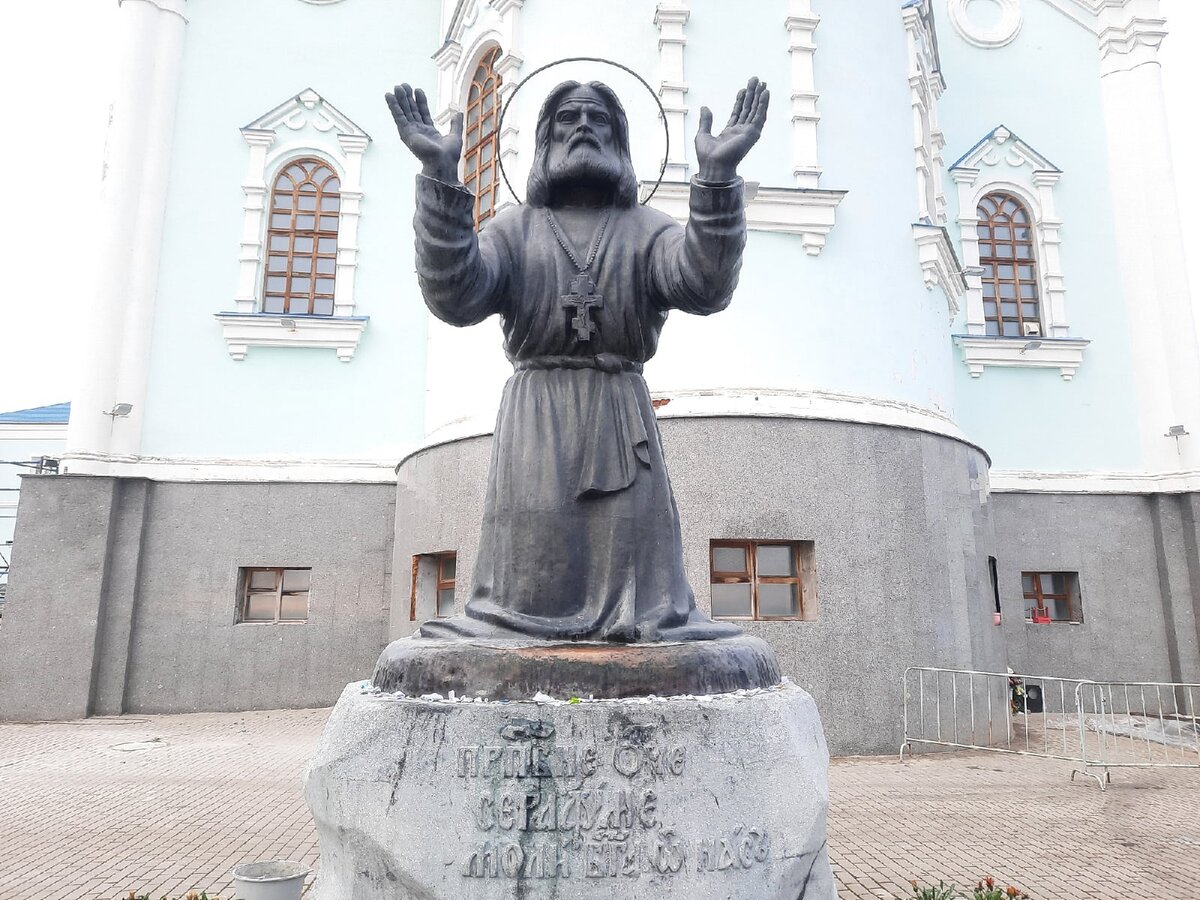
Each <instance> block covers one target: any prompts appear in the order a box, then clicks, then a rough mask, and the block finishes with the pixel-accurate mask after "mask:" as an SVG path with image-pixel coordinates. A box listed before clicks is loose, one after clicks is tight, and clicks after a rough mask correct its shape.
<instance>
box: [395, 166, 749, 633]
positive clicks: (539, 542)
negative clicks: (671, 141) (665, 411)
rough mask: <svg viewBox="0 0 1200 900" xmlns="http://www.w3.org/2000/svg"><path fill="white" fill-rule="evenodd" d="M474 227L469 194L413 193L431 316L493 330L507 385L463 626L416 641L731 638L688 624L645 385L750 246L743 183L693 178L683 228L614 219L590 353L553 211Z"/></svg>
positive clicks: (706, 624) (444, 187)
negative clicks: (646, 369)
mask: <svg viewBox="0 0 1200 900" xmlns="http://www.w3.org/2000/svg"><path fill="white" fill-rule="evenodd" d="M473 211H474V197H473V196H472V195H471V194H470V193H468V192H467V191H466V190H465V189H464V188H462V187H460V186H458V187H456V186H453V185H448V184H444V183H442V182H440V181H436V180H434V179H431V178H427V177H424V176H418V177H417V212H416V220H415V227H416V239H417V272H418V275H419V277H420V284H421V290H422V292H423V294H424V296H425V302H426V304H427V305H428V306H429V309H430V310H431V311H432V312H433V314H434V315H436V316H437V317H438V318H439V319H441V320H442V321H444V322H448V323H450V324H451V325H459V326H462V325H474V324H476V323H478V322H481V321H483V320H484V319H486V318H487V317H489V316H491V315H493V314H499V316H500V320H501V324H502V327H503V331H504V346H505V349H506V352H507V354H508V357H509V359H510V360H511V361H512V363H513V367H514V369H515V371H514V374H513V376H512V377H511V378H510V379H509V381H508V383H507V385H506V386H505V389H504V394H503V399H502V400H501V402H500V412H499V415H498V416H497V419H496V430H495V435H494V438H493V443H492V460H491V469H490V472H489V474H488V484H487V499H486V506H485V509H484V518H483V531H482V534H481V536H480V546H479V555H478V557H477V560H476V566H475V575H474V584H473V586H472V589H471V596H470V599H469V600H468V602H467V607H466V614H467V615H466V619H463V618H455V619H449V620H442V621H439V622H435V623H430V624H428V625H426V626H425V627H424V628H423V629H422V634H424V635H426V636H429V637H439V636H451V635H454V636H464V635H466V636H472V635H473V636H493V637H521V636H533V637H537V638H553V639H570V640H599V641H656V640H694V639H705V638H716V637H725V636H729V635H733V634H737V633H738V629H737V628H736V627H734V626H732V625H728V624H724V623H714V622H712V621H711V620H710V619H708V618H707V617H706V616H705V615H704V614H703V613H702V612H700V611H699V610H697V609H696V605H695V600H694V598H693V595H692V590H691V588H690V587H689V585H688V582H687V578H686V576H685V574H684V568H683V546H682V541H681V538H680V530H679V513H678V511H677V509H676V507H675V500H674V497H673V496H672V493H671V483H670V480H669V478H668V476H667V468H666V464H665V462H664V460H663V452H662V444H661V441H660V439H659V433H658V424H657V421H656V419H655V415H654V409H653V407H652V405H651V403H650V393H649V390H648V389H647V387H646V382H645V381H644V380H643V378H642V375H641V371H642V364H643V363H644V362H646V360H648V359H650V358H651V357H652V356H654V353H655V350H656V348H657V345H658V336H659V333H660V332H661V331H662V327H663V324H664V323H665V322H666V319H667V312H668V311H669V310H672V309H678V310H682V311H684V312H688V313H695V314H698V315H708V314H710V313H714V312H718V311H719V310H722V309H724V308H725V307H726V306H727V305H728V303H729V300H730V297H731V295H732V293H733V289H734V287H735V285H736V284H737V277H738V270H739V269H740V267H741V257H742V249H743V247H744V246H745V241H746V225H745V213H744V209H743V201H742V181H741V179H737V180H736V181H734V182H731V183H729V184H724V185H709V184H704V183H702V182H700V181H699V180H693V181H692V184H691V217H690V220H689V222H688V225H687V227H686V228H683V227H681V226H680V225H679V224H678V223H676V222H675V221H674V220H673V219H671V218H670V217H669V216H667V215H665V214H663V213H661V212H658V211H656V210H653V209H649V208H647V207H644V206H634V207H632V208H628V209H621V208H613V209H612V212H611V219H610V221H609V223H608V226H607V228H606V230H605V232H604V236H603V239H602V241H601V243H600V245H599V248H598V250H597V252H596V256H595V261H594V262H593V263H592V265H591V267H590V269H589V273H588V274H589V275H590V277H591V278H592V280H594V281H595V282H596V285H597V288H596V292H597V293H598V294H600V295H601V296H602V298H603V301H602V306H601V307H600V308H598V309H597V308H593V309H591V310H590V316H591V319H592V320H593V321H594V322H595V325H596V331H595V333H593V334H591V336H590V339H589V340H586V341H584V340H580V338H579V336H578V331H577V329H575V328H573V327H572V325H571V320H572V318H573V317H574V315H575V312H574V311H572V310H570V309H568V308H565V307H564V305H563V300H562V298H563V296H564V295H565V294H566V293H567V292H568V290H569V286H570V284H571V281H572V280H573V278H574V277H575V276H576V275H577V274H578V269H577V268H576V267H575V265H574V264H573V263H572V262H571V260H570V258H569V257H568V256H567V254H566V253H565V252H564V250H563V249H562V248H561V247H560V245H559V244H558V242H557V241H556V239H555V236H554V233H553V231H552V230H551V228H550V225H549V223H548V222H547V218H546V212H545V210H544V209H541V208H536V207H531V206H529V205H528V204H524V205H521V206H517V207H514V208H509V209H506V210H504V211H502V212H501V213H499V214H498V215H497V216H496V217H495V218H494V219H493V220H492V221H491V222H489V223H488V224H487V226H486V227H485V228H484V229H483V230H482V232H480V233H479V234H478V235H477V234H476V232H475V229H474V227H473V219H472V216H473ZM601 215H602V211H600V210H597V216H596V221H597V222H598V221H599V219H600V217H601ZM586 249H587V248H584V247H580V248H578V250H577V253H579V254H580V256H582V255H583V253H585V252H586Z"/></svg>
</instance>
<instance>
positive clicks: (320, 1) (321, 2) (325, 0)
mask: <svg viewBox="0 0 1200 900" xmlns="http://www.w3.org/2000/svg"><path fill="white" fill-rule="evenodd" d="M300 2H301V3H308V4H310V5H312V6H333V4H335V3H341V2H342V0H300Z"/></svg>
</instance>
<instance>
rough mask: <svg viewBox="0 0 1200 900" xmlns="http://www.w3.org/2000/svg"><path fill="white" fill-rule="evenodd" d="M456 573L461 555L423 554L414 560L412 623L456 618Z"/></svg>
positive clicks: (445, 553) (410, 614)
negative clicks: (454, 616)
mask: <svg viewBox="0 0 1200 900" xmlns="http://www.w3.org/2000/svg"><path fill="white" fill-rule="evenodd" d="M457 570H458V554H457V553H455V552H454V551H453V550H444V551H442V552H440V553H420V554H417V555H416V556H414V557H413V562H412V594H411V597H410V599H409V609H408V618H409V621H411V622H423V621H425V620H426V619H432V618H438V619H446V618H449V617H450V616H452V615H454V582H455V578H456V576H457Z"/></svg>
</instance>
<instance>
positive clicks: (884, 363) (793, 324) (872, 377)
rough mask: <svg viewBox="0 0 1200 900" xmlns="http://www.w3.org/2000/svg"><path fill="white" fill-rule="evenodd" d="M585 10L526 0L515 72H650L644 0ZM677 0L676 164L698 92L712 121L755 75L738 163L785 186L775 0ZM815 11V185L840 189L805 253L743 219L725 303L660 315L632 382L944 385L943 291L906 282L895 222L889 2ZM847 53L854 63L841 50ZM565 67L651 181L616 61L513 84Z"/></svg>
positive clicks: (637, 120) (779, 13) (901, 196)
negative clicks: (682, 88)
mask: <svg viewBox="0 0 1200 900" xmlns="http://www.w3.org/2000/svg"><path fill="white" fill-rule="evenodd" d="M588 8H589V7H588V5H587V4H585V3H582V2H577V0H570V2H563V3H556V4H554V5H553V7H548V6H543V5H541V4H537V3H528V4H526V6H525V8H524V10H523V11H522V14H523V18H522V28H521V35H522V39H521V40H522V43H521V48H520V49H521V51H522V52H523V53H524V54H525V56H526V64H525V68H524V69H523V71H531V70H532V69H533V68H535V67H536V66H537V65H540V64H542V63H543V62H547V61H549V60H550V59H553V58H555V57H556V56H561V55H565V54H567V53H571V54H576V55H594V56H607V57H611V58H613V59H615V60H617V61H620V62H622V63H625V64H626V65H629V66H631V67H633V68H635V69H636V70H637V71H638V72H639V73H641V74H642V75H643V76H644V77H646V79H647V80H648V81H650V82H651V83H652V84H653V83H655V82H656V79H657V77H658V57H657V30H656V29H655V28H654V25H653V19H654V4H653V3H651V2H648V0H621V2H617V3H611V4H608V3H606V4H605V5H604V8H603V15H599V16H597V15H594V14H593V15H591V16H586V15H585V13H586V11H587V10H588ZM690 8H691V15H690V18H689V20H688V23H687V26H686V35H687V48H686V53H685V61H684V69H685V79H686V81H687V84H688V93H687V104H688V107H689V113H688V116H687V125H686V133H687V140H688V159H689V162H690V163H691V164H692V169H691V171H692V172H693V173H694V172H695V171H696V168H695V152H694V148H693V146H692V143H691V142H692V140H693V138H694V135H695V130H696V127H697V125H698V122H699V110H700V107H701V105H707V106H709V107H711V108H712V109H713V110H714V117H715V120H716V122H715V127H714V131H716V130H719V128H720V127H721V126H722V125H723V124H724V121H725V120H726V118H727V117H728V115H729V109H730V108H731V106H732V102H733V98H734V95H735V94H736V92H737V90H738V88H739V87H741V86H743V85H744V84H745V81H746V79H747V78H748V77H749V76H750V75H757V76H759V77H761V78H763V79H764V80H766V81H767V82H768V83H769V84H770V86H771V90H772V109H771V115H770V118H769V121H768V124H767V128H766V130H765V131H764V134H763V138H762V140H761V141H760V142H759V144H758V145H757V146H756V147H755V148H754V149H753V150H752V151H751V153H750V155H749V157H748V158H747V159H746V161H745V162H744V163H743V165H742V166H741V172H742V174H743V175H744V177H745V178H746V179H747V180H750V181H757V182H759V183H761V184H762V185H763V186H764V187H791V186H793V184H794V181H793V177H792V166H793V159H792V149H791V147H792V137H791V125H790V122H789V92H790V82H791V79H790V65H791V62H790V57H789V54H788V36H787V31H786V29H785V27H784V21H785V19H786V17H787V12H788V4H787V3H786V0H770V2H756V3H753V4H743V5H741V6H739V11H738V15H737V16H732V17H731V16H729V15H728V12H729V7H728V4H727V3H724V2H722V0H693V2H692V3H691V4H690ZM819 11H820V12H821V13H822V15H823V16H824V20H823V22H822V24H821V26H820V29H819V30H818V44H819V46H820V50H819V51H818V54H817V75H816V78H817V86H818V90H819V91H820V93H821V96H822V99H821V112H822V115H823V118H822V122H821V126H820V128H821V130H820V143H821V146H820V156H821V162H822V164H823V165H824V166H825V167H826V174H825V175H824V176H823V178H822V182H821V183H822V186H823V187H827V188H830V189H841V190H848V191H849V192H850V193H849V195H848V196H847V197H846V199H845V200H844V201H843V204H842V207H841V209H839V211H838V223H837V226H836V227H835V228H834V230H833V233H832V234H831V235H830V237H829V242H828V245H827V246H826V248H825V249H824V251H823V252H822V253H821V255H820V256H819V257H816V258H814V257H810V256H808V255H807V254H806V253H805V250H804V248H803V246H802V245H801V241H800V238H799V237H796V236H791V235H785V234H778V233H766V232H758V231H755V232H752V233H751V235H750V241H749V246H748V248H747V252H746V258H745V264H744V266H743V270H742V277H741V284H740V286H739V288H738V291H737V294H736V295H735V298H734V303H733V305H732V306H731V307H730V309H729V310H727V311H725V312H723V313H721V314H720V315H719V316H716V317H712V318H708V319H698V318H695V317H691V316H683V315H677V316H673V317H672V320H671V322H670V323H669V324H668V327H667V333H666V335H665V336H664V340H663V343H662V345H661V349H660V352H659V355H658V357H657V358H656V359H655V360H654V362H653V363H651V365H650V366H648V367H647V379H648V380H649V381H650V384H651V386H652V388H654V389H655V390H659V391H664V392H668V393H669V392H670V391H672V390H685V389H692V390H696V389H699V390H706V389H716V388H787V389H801V390H806V389H815V390H822V391H834V392H843V393H852V394H862V395H868V396H872V397H878V398H882V399H886V400H899V401H903V402H907V403H912V404H916V405H920V406H923V407H927V408H934V409H947V408H949V406H950V405H951V403H952V392H953V381H952V375H951V365H950V363H951V356H950V349H949V348H948V346H947V343H948V335H949V333H950V324H949V318H948V312H947V307H946V301H945V297H944V296H943V295H942V294H941V293H940V292H939V291H933V292H930V291H927V290H926V289H925V288H924V285H923V282H922V279H921V273H920V268H919V266H918V263H917V257H916V247H915V244H914V243H913V239H912V235H911V230H910V226H911V223H912V220H913V206H914V200H913V197H914V194H915V187H914V183H915V182H914V178H915V176H914V174H913V170H912V164H911V159H912V149H911V119H910V113H909V110H910V104H909V95H908V85H907V69H906V56H905V35H904V29H903V25H902V21H901V18H900V13H899V10H898V9H897V11H896V14H895V16H894V17H892V16H882V17H866V16H864V15H862V14H861V13H860V11H857V10H850V9H845V8H842V9H839V8H837V7H836V6H831V7H830V8H829V9H828V10H819ZM862 59H868V60H870V61H871V62H870V65H869V66H866V67H861V66H859V65H858V64H856V63H855V62H853V61H854V60H862ZM567 74H570V75H575V76H576V77H578V76H579V75H583V76H585V77H601V78H604V79H605V80H608V79H609V78H611V79H612V81H611V83H612V84H613V85H614V86H615V87H617V88H618V90H619V92H620V93H621V96H622V99H623V100H625V102H626V106H627V107H628V108H629V112H630V119H631V128H632V130H633V136H634V143H635V150H634V155H635V163H636V164H637V165H638V172H639V175H640V176H641V177H642V178H652V177H653V175H654V173H655V172H656V170H657V166H658V163H659V161H660V159H661V146H662V144H661V138H659V137H658V135H657V133H656V132H655V129H657V128H658V125H657V116H656V110H655V108H654V107H653V106H652V105H647V104H649V103H650V102H651V101H649V98H646V97H643V96H641V95H642V94H644V93H645V92H644V90H643V89H641V88H638V87H637V86H636V85H633V84H631V82H630V80H629V79H628V78H627V77H626V76H623V75H621V74H620V73H617V74H615V75H613V74H606V73H605V72H604V71H603V70H599V69H596V68H592V69H589V70H584V69H583V68H582V67H579V69H578V71H576V70H572V69H565V70H564V71H562V72H558V71H556V72H555V75H554V77H553V78H551V77H549V76H546V77H545V78H546V80H545V82H544V83H543V84H542V85H539V86H538V87H536V89H535V88H534V83H531V85H530V88H529V90H530V92H531V93H532V94H533V95H534V97H536V98H537V100H538V101H539V102H540V98H541V96H543V95H544V93H545V90H546V89H548V88H549V87H550V86H551V85H552V84H553V83H555V81H557V80H559V79H560V78H561V77H565V76H566V75H567ZM525 102H527V101H525ZM522 110H523V111H524V115H523V117H522V118H523V125H522V135H521V138H522V141H521V143H522V151H521V152H522V155H523V156H524V155H525V154H526V153H528V152H531V150H532V130H533V129H532V124H533V118H532V116H533V114H534V112H535V111H536V102H535V103H531V104H529V105H528V106H527V107H526V106H522ZM647 132H649V133H650V134H652V135H653V137H650V138H648V137H646V135H647ZM864 260H869V264H864Z"/></svg>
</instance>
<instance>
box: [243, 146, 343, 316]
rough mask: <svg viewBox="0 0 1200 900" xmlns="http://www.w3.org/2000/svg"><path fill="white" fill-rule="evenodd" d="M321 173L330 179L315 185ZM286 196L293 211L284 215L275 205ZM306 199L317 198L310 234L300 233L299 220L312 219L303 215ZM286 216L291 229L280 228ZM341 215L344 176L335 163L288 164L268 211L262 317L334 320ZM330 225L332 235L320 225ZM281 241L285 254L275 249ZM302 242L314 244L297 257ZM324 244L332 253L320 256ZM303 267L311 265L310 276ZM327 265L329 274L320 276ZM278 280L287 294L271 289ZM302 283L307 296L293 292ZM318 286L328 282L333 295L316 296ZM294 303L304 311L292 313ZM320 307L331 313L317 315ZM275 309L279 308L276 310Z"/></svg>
mask: <svg viewBox="0 0 1200 900" xmlns="http://www.w3.org/2000/svg"><path fill="white" fill-rule="evenodd" d="M297 167H300V169H301V170H302V171H303V173H304V177H303V178H302V179H301V180H299V181H297V180H296V178H295V177H293V175H292V172H293V170H294V169H296V168H297ZM322 170H325V171H326V172H327V173H328V174H326V175H321V176H320V180H319V182H318V180H316V179H317V178H318V175H319V174H320V173H321V171H322ZM305 185H311V186H312V187H313V190H312V191H306V190H305V189H304V188H305ZM331 185H332V186H331ZM283 196H287V197H288V198H289V199H288V203H289V206H288V207H287V208H286V209H284V208H282V207H280V206H279V205H278V204H277V200H278V199H279V198H281V197H283ZM302 196H303V197H312V198H314V204H315V205H314V208H313V210H312V211H311V215H312V219H313V227H312V228H300V227H298V225H297V221H298V219H299V217H300V216H307V215H309V214H310V213H309V211H308V210H302V209H300V198H301V197H302ZM330 200H332V201H333V204H332V205H333V208H332V209H325V208H324V207H325V206H326V201H330ZM285 214H290V215H288V219H289V222H288V225H287V227H284V226H282V225H277V224H276V217H278V216H283V215H285ZM341 214H342V192H341V176H340V175H339V174H338V171H337V169H336V168H335V167H334V166H333V164H332V163H329V162H326V161H325V160H323V159H321V158H320V157H316V156H305V157H301V158H298V159H291V160H288V161H287V162H286V163H285V164H284V166H283V168H281V169H280V170H279V173H278V174H277V175H276V176H275V181H274V182H273V183H272V185H271V196H270V198H269V206H268V207H267V238H266V241H265V243H264V247H265V249H264V251H263V280H262V284H263V300H262V311H263V312H264V313H268V314H270V315H277V316H322V317H324V316H333V315H334V313H335V310H336V300H335V294H336V288H337V256H338V231H339V229H340V225H341ZM326 219H333V227H332V229H331V228H326V227H323V226H322V221H323V220H326ZM277 239H282V240H283V241H285V242H286V245H287V246H286V249H277V248H275V246H274V244H275V243H276V241H277ZM301 240H311V241H312V248H311V249H310V250H308V251H298V250H297V249H296V245H297V242H298V241H301ZM323 240H324V241H328V240H332V241H333V250H332V251H322V250H321V241H323ZM278 260H282V261H283V265H284V268H283V270H282V271H280V270H279V269H278V268H275V264H276V261H278ZM304 261H307V265H308V272H307V274H306V273H305V272H303V271H302V268H303V266H302V265H301V263H302V262H304ZM323 262H324V263H326V266H327V268H329V269H330V270H331V271H329V272H320V271H319V269H320V268H321V266H322V263H323ZM280 277H283V279H284V284H283V289H282V290H276V289H273V288H272V287H271V284H272V279H275V278H280ZM299 278H307V279H308V288H307V290H293V286H292V282H293V279H299ZM319 281H328V282H329V290H327V291H325V290H318V289H317V284H318V282H319ZM294 303H302V304H303V308H302V309H293V304H294ZM318 303H320V304H321V305H322V306H328V310H329V311H328V312H325V311H321V312H317V311H316V310H317V305H318ZM276 306H279V307H281V308H280V309H275V308H274V307H276Z"/></svg>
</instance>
